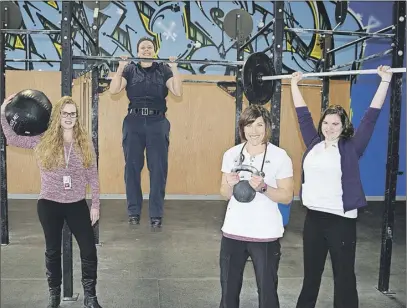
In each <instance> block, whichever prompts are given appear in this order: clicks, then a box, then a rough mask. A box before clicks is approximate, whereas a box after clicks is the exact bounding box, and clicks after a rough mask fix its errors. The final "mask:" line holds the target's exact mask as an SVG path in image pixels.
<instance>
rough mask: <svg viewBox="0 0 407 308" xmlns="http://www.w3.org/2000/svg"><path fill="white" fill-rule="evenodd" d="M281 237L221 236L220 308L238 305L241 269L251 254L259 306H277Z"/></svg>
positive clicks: (278, 305)
mask: <svg viewBox="0 0 407 308" xmlns="http://www.w3.org/2000/svg"><path fill="white" fill-rule="evenodd" d="M280 249H281V246H280V241H279V240H276V241H273V242H245V241H238V240H234V239H230V238H227V237H222V242H221V249H220V282H221V288H222V298H221V302H220V306H219V308H239V303H240V300H239V296H240V291H241V289H242V284H243V272H244V268H245V265H246V261H247V259H248V257H249V256H250V257H251V259H252V261H253V267H254V272H255V275H256V282H257V293H258V296H259V308H279V307H280V304H279V299H278V295H277V286H278V275H277V272H278V266H279V263H280V256H281V253H280Z"/></svg>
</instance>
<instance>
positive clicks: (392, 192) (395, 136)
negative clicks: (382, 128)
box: [378, 1, 406, 294]
mask: <svg viewBox="0 0 407 308" xmlns="http://www.w3.org/2000/svg"><path fill="white" fill-rule="evenodd" d="M405 16H406V2H405V1H394V4H393V24H394V25H395V30H394V33H395V36H394V39H393V43H394V47H393V57H392V65H391V67H392V68H398V67H403V60H404V52H405V44H406V42H405V31H406V18H405ZM399 53H400V54H399ZM402 85H403V74H402V73H396V74H394V75H393V78H392V81H391V98H390V125H389V132H388V146H387V163H386V188H385V195H384V213H383V223H382V245H381V255H380V270H379V283H378V290H379V291H381V292H383V293H386V294H389V293H390V292H389V280H390V267H391V256H392V248H393V230H394V210H395V205H396V188H397V174H398V168H399V142H400V113H401V103H402V102H401V93H402Z"/></svg>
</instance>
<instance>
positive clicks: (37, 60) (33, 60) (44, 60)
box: [6, 59, 61, 62]
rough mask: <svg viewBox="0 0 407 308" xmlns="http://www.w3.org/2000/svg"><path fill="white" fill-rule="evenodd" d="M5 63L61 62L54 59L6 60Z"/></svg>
mask: <svg viewBox="0 0 407 308" xmlns="http://www.w3.org/2000/svg"><path fill="white" fill-rule="evenodd" d="M6 62H61V60H56V59H6Z"/></svg>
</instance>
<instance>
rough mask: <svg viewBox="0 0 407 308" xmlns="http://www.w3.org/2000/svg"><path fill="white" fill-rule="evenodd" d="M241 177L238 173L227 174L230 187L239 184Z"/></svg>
mask: <svg viewBox="0 0 407 308" xmlns="http://www.w3.org/2000/svg"><path fill="white" fill-rule="evenodd" d="M239 181H240V177H239V174H238V173H237V172H232V173H228V174H226V182H227V183H228V184H229V186H230V187H233V186H235V185H236V184H237V183H239Z"/></svg>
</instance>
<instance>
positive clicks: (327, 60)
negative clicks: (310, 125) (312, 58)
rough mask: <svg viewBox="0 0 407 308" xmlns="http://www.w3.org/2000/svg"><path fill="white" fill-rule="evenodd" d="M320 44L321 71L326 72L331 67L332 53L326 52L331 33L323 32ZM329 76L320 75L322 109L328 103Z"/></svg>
mask: <svg viewBox="0 0 407 308" xmlns="http://www.w3.org/2000/svg"><path fill="white" fill-rule="evenodd" d="M321 41H322V42H321V45H322V67H321V70H322V71H323V72H327V71H328V69H329V68H331V67H332V57H333V54H332V53H328V51H329V50H331V47H332V35H330V34H324V35H322V40H321ZM329 78H330V77H322V96H321V110H322V111H324V110H325V109H326V108H328V105H329Z"/></svg>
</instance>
